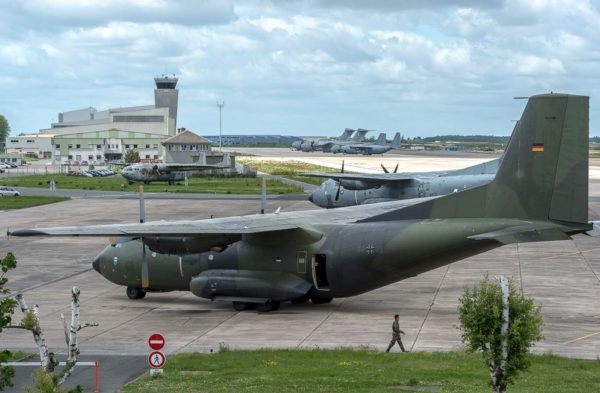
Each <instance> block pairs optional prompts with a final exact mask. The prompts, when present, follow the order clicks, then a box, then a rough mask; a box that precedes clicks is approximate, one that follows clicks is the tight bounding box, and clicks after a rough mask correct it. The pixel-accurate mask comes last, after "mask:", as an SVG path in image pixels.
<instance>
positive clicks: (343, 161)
mask: <svg viewBox="0 0 600 393" xmlns="http://www.w3.org/2000/svg"><path fill="white" fill-rule="evenodd" d="M345 163H346V160H342V172H341V173H344V164H345Z"/></svg>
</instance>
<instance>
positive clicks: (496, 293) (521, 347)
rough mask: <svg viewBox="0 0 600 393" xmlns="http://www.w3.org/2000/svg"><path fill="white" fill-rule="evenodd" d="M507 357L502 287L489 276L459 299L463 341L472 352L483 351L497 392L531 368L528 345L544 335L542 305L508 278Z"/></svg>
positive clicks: (504, 389)
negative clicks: (503, 329) (503, 359)
mask: <svg viewBox="0 0 600 393" xmlns="http://www.w3.org/2000/svg"><path fill="white" fill-rule="evenodd" d="M508 305H509V324H508V332H507V334H506V339H507V343H508V345H507V359H506V365H505V368H504V370H503V369H502V367H500V365H501V364H502V340H503V339H504V338H505V336H504V335H503V334H502V333H501V326H502V323H503V318H502V289H501V287H500V284H499V283H498V282H496V281H492V280H490V279H489V277H488V276H487V275H486V276H485V278H484V279H483V280H482V281H481V282H480V283H479V285H476V286H474V287H473V288H466V289H465V292H464V293H463V295H462V296H461V298H460V306H459V308H458V314H459V315H458V318H459V321H460V329H461V330H462V340H463V342H464V343H466V344H467V348H468V350H469V351H471V352H476V351H481V352H482V353H483V355H484V357H485V359H486V361H487V365H488V368H489V370H490V374H491V378H492V387H493V389H494V391H495V392H506V389H507V386H508V383H509V382H513V381H514V378H515V376H516V375H517V374H518V373H519V372H520V371H524V370H526V369H527V368H528V367H529V364H530V361H529V358H528V356H527V354H528V351H529V347H530V346H531V345H533V344H534V342H536V341H539V340H541V339H542V338H543V337H542V333H541V332H542V308H541V306H536V305H535V304H534V302H533V299H532V298H527V297H525V296H524V295H523V294H522V293H521V291H520V290H517V288H516V287H515V285H514V282H513V281H512V280H510V281H509V301H508Z"/></svg>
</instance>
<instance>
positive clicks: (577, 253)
mask: <svg viewBox="0 0 600 393" xmlns="http://www.w3.org/2000/svg"><path fill="white" fill-rule="evenodd" d="M577 249H578V250H579V248H577ZM598 250H600V247H596V248H592V249H590V250H579V251H575V252H568V253H566V254H559V255H552V256H550V257H543V258H539V259H540V260H544V259H557V258H561V257H569V256H573V255H580V254H583V253H587V252H594V251H598Z"/></svg>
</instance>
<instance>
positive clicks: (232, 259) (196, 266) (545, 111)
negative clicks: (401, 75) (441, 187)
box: [12, 94, 593, 311]
mask: <svg viewBox="0 0 600 393" xmlns="http://www.w3.org/2000/svg"><path fill="white" fill-rule="evenodd" d="M588 113H589V98H588V97H585V96H575V95H566V94H543V95H538V96H533V97H531V98H529V101H528V103H527V106H526V108H525V111H524V113H523V115H522V117H521V121H520V122H519V125H518V127H516V129H515V131H514V135H513V137H512V140H511V142H510V144H509V146H508V148H507V150H506V153H505V156H504V160H503V161H502V163H501V165H500V168H499V169H498V173H497V175H496V177H495V179H494V180H493V181H492V182H491V183H489V184H486V185H483V186H479V187H475V188H471V189H468V190H465V191H461V192H457V193H453V194H450V195H446V196H442V197H429V198H422V199H410V200H402V201H394V202H384V203H377V204H371V205H362V206H352V207H345V208H340V209H332V210H326V211H323V210H317V211H303V212H286V213H274V214H263V215H250V216H241V217H226V218H216V219H209V220H199V221H157V222H147V223H142V224H112V225H91V226H74V227H56V228H35V229H23V230H17V231H14V232H13V233H12V235H14V236H120V237H121V238H120V240H119V239H116V240H115V241H113V242H112V245H109V246H107V247H106V248H105V249H104V250H103V251H102V252H101V253H100V254H99V255H98V256H97V257H96V258H95V259H94V261H93V263H92V265H93V267H94V269H95V270H97V271H98V272H99V273H100V274H102V275H103V276H104V277H106V278H107V279H108V280H110V281H112V282H113V283H116V284H119V285H123V286H126V287H127V294H128V295H129V297H131V298H141V297H143V296H144V295H145V292H149V291H169V290H185V291H188V290H189V291H191V292H192V293H193V294H195V295H197V296H200V297H203V298H207V299H212V300H223V301H231V302H233V305H234V307H235V308H236V309H238V310H241V309H245V308H248V307H251V306H256V307H257V309H258V310H259V311H270V310H274V309H277V308H278V306H279V304H280V302H285V301H306V300H308V299H311V300H312V302H313V303H325V302H329V301H331V299H333V298H338V297H347V296H354V295H358V294H361V293H364V292H367V291H371V290H373V289H376V288H379V287H382V286H384V285H388V284H391V283H394V282H396V281H399V280H403V279H405V278H407V277H411V276H414V275H417V274H420V273H423V272H426V271H428V270H431V269H435V268H437V267H440V266H443V265H447V264H449V263H452V262H454V261H457V260H460V259H463V258H466V257H469V256H472V255H476V254H479V253H482V252H485V251H488V250H490V249H493V248H496V247H499V246H501V245H503V244H510V243H517V242H536V241H550V240H564V239H569V237H570V236H571V235H574V234H577V233H583V232H586V231H589V230H592V228H593V225H592V224H590V223H589V222H588V143H589V142H588V123H589V120H588V119H589V118H588ZM56 252H60V250H58V249H57V251H56Z"/></svg>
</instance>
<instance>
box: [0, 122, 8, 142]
mask: <svg viewBox="0 0 600 393" xmlns="http://www.w3.org/2000/svg"><path fill="white" fill-rule="evenodd" d="M8 134H10V125H9V124H8V120H6V117H4V116H3V115H0V143H2V142H4V141H6V138H7V137H8Z"/></svg>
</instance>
